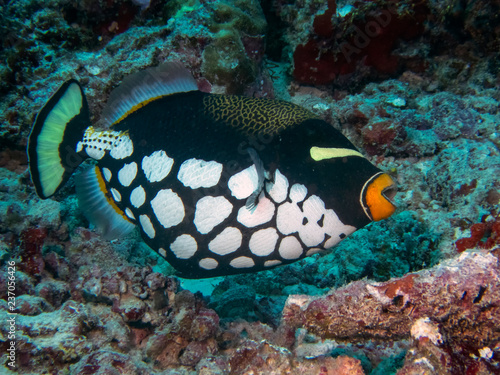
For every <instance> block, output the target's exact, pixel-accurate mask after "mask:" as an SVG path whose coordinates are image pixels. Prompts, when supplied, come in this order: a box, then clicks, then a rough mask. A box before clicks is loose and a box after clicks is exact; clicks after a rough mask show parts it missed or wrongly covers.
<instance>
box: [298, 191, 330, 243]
mask: <svg viewBox="0 0 500 375" xmlns="http://www.w3.org/2000/svg"><path fill="white" fill-rule="evenodd" d="M302 209H303V210H304V217H305V220H304V221H305V222H306V223H305V224H304V223H303V225H302V226H301V227H300V228H299V236H300V239H301V240H302V242H303V243H304V245H306V246H307V247H312V246H317V245H319V244H320V243H321V242H323V240H324V239H325V232H326V231H325V225H324V217H323V215H325V214H326V209H325V204H324V203H323V201H322V200H321V199H320V198H319V197H318V196H317V195H312V196H310V197H309V198H307V200H306V201H305V202H304V205H303V206H302ZM322 217H323V224H322V225H321V226H320V225H319V223H318V222H319V221H320V220H321V218H322Z"/></svg>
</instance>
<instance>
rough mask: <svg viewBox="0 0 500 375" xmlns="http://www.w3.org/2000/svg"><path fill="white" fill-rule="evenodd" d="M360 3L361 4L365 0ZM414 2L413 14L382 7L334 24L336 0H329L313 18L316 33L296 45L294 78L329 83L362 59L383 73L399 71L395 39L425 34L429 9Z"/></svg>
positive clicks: (345, 18) (363, 62) (364, 62)
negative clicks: (321, 12)
mask: <svg viewBox="0 0 500 375" xmlns="http://www.w3.org/2000/svg"><path fill="white" fill-rule="evenodd" d="M357 5H358V6H362V3H359V4H357ZM413 5H414V7H413V12H412V14H398V13H397V11H395V10H392V9H388V8H381V9H378V10H377V11H375V12H371V13H368V14H366V15H365V16H364V17H363V19H361V18H360V19H358V20H355V21H354V20H353V19H354V17H355V15H348V16H346V17H344V18H339V21H340V24H339V25H334V24H332V17H333V16H334V15H335V12H336V3H335V1H332V0H330V1H329V2H328V9H327V10H326V11H325V12H324V13H323V14H320V15H318V16H316V18H315V19H314V22H313V29H314V32H315V35H311V37H310V38H309V41H308V42H307V43H306V44H303V45H299V46H297V48H296V49H295V52H294V55H293V58H294V76H295V79H296V80H297V81H300V82H303V83H312V84H326V83H330V82H333V81H334V80H335V79H336V78H337V77H338V76H339V75H343V74H348V73H353V72H354V71H355V69H356V66H357V65H358V64H359V63H362V64H363V65H365V66H371V67H373V68H374V69H375V70H376V71H377V72H379V73H382V74H392V73H394V72H396V70H397V69H398V67H399V58H398V57H396V56H394V55H392V50H393V49H394V47H395V45H396V42H397V41H398V40H399V39H404V40H410V39H414V38H416V37H417V36H419V35H422V33H423V32H424V21H425V19H426V18H427V15H428V13H429V9H428V8H427V6H426V5H425V4H423V3H422V2H420V1H418V0H416V1H415V2H414V4H413ZM359 13H362V10H359ZM346 35H347V37H346Z"/></svg>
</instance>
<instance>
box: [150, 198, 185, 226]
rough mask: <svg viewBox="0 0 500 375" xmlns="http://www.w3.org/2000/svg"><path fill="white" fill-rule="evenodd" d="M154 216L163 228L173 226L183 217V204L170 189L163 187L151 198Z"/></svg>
mask: <svg viewBox="0 0 500 375" xmlns="http://www.w3.org/2000/svg"><path fill="white" fill-rule="evenodd" d="M151 207H152V208H153V211H154V213H155V215H156V218H157V219H158V221H159V222H160V224H161V225H163V227H165V228H170V227H173V226H174V225H177V224H179V223H180V222H181V221H182V220H183V219H184V205H183V204H182V200H181V198H179V196H178V195H177V193H174V192H173V191H172V190H171V189H163V190H160V191H159V192H158V194H156V197H154V198H153V199H152V200H151Z"/></svg>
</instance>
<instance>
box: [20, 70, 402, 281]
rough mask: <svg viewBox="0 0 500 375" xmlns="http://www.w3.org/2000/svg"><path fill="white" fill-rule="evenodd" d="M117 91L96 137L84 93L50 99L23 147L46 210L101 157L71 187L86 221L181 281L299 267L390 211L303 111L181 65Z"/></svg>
mask: <svg viewBox="0 0 500 375" xmlns="http://www.w3.org/2000/svg"><path fill="white" fill-rule="evenodd" d="M122 86H123V87H122ZM122 86H120V87H119V88H118V89H117V90H116V92H114V93H113V94H112V95H111V97H110V102H109V103H108V107H107V109H106V110H105V111H104V113H103V123H104V125H105V126H108V129H107V130H102V131H98V130H94V128H93V127H91V126H88V125H89V121H88V108H87V104H86V100H85V97H84V95H83V91H82V89H81V88H80V86H79V85H78V83H77V82H76V81H69V82H68V83H66V84H65V85H63V86H62V87H61V89H60V90H59V91H58V92H57V93H56V94H55V95H54V96H53V97H52V98H51V99H50V100H49V102H48V103H47V105H46V106H45V107H44V109H42V111H41V112H40V114H39V115H38V117H37V120H36V121H35V124H34V127H33V131H32V134H31V135H30V140H29V146H28V154H29V157H30V170H31V173H32V178H33V181H34V184H35V188H36V190H37V192H38V194H39V195H40V196H41V197H42V198H47V197H48V196H50V195H52V194H54V193H55V192H56V191H57V190H58V189H59V188H60V187H61V186H62V185H63V184H64V183H65V181H66V180H67V178H68V177H69V175H71V173H72V172H73V170H74V169H75V168H76V166H77V164H78V162H80V161H83V160H84V159H85V158H88V157H91V158H94V159H96V160H97V161H98V162H97V166H96V167H95V168H91V169H89V170H88V171H86V172H84V173H82V174H80V175H79V176H77V179H76V182H77V194H78V196H79V201H80V205H81V207H82V209H83V211H84V213H85V214H86V216H87V217H88V218H89V220H90V221H91V222H92V223H94V224H95V225H96V226H97V227H98V228H100V229H101V230H102V232H103V233H104V235H105V236H106V237H108V238H115V237H117V236H121V235H124V234H126V233H128V232H129V231H130V230H132V229H133V228H134V227H135V226H136V225H137V226H138V227H139V228H140V230H141V234H142V237H143V239H144V240H145V242H146V243H147V244H148V245H149V246H150V247H151V248H152V249H154V250H156V251H157V252H158V253H159V254H160V255H162V256H163V257H165V258H166V259H167V260H168V261H169V263H171V264H172V265H173V266H174V267H175V268H176V269H177V270H178V271H179V273H180V276H183V277H188V278H203V277H212V276H219V275H228V274H234V273H242V272H255V271H258V270H263V269H270V268H273V267H275V266H277V265H280V264H286V263H291V262H294V261H296V260H298V259H302V258H303V257H305V256H308V255H311V254H314V253H316V252H318V251H321V250H324V249H328V248H330V247H332V246H334V245H335V244H337V243H338V242H340V241H341V240H342V239H343V238H345V237H346V236H347V235H349V234H350V233H352V232H354V231H355V230H356V229H359V228H361V227H363V226H364V225H366V224H368V223H369V222H371V221H372V220H380V219H383V218H385V217H387V216H390V215H391V214H392V213H393V212H394V205H393V204H392V202H391V201H390V196H389V195H390V194H391V193H392V192H393V191H394V183H393V181H392V180H391V179H390V177H389V176H388V175H387V174H384V173H382V172H381V171H380V170H379V169H378V168H376V167H375V166H373V165H372V164H371V163H370V162H369V161H368V160H366V159H365V158H364V157H363V156H362V155H361V154H360V153H359V152H358V151H357V150H356V148H355V147H354V146H353V145H352V144H351V143H350V142H349V141H348V140H347V139H346V138H345V137H344V136H343V135H342V134H341V133H340V132H338V131H337V130H335V129H334V128H333V127H332V126H331V125H330V124H328V123H326V122H324V121H322V120H320V119H318V118H316V117H315V116H314V115H313V114H312V113H310V112H308V111H307V110H305V109H303V108H301V107H299V106H296V105H293V104H291V103H287V102H282V101H273V100H266V99H256V98H246V97H239V96H224V95H213V94H207V93H203V92H200V91H198V90H197V88H196V83H195V82H194V80H193V79H192V78H191V77H190V75H188V74H186V72H185V71H184V70H183V69H181V68H180V67H179V66H178V65H176V64H167V65H164V66H161V67H158V68H153V69H149V70H146V71H144V72H141V73H137V74H136V75H133V76H132V77H131V78H128V79H126V80H125V81H124V83H123V84H122ZM65 103H68V104H67V105H66V104H65ZM78 103H80V105H78ZM61 113H63V114H62V115H60V116H56V115H55V114H61ZM44 129H45V130H44ZM51 134H55V135H56V136H55V137H54V138H56V141H54V140H53V139H51V138H50V137H49V135H51ZM53 143H55V144H56V145H58V152H54V151H52V152H49V151H47V150H50V147H51V145H52V144H53ZM56 159H58V160H56ZM68 160H70V161H71V162H69V163H68V162H67V161H68ZM75 160H76V161H77V162H75ZM49 166H50V168H52V169H51V170H52V172H49ZM54 171H56V172H57V171H58V172H57V173H56V172H54ZM47 173H52V176H51V178H50V179H47V178H44V175H46V174H47Z"/></svg>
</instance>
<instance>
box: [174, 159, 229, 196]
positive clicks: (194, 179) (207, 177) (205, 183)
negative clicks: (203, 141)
mask: <svg viewBox="0 0 500 375" xmlns="http://www.w3.org/2000/svg"><path fill="white" fill-rule="evenodd" d="M221 173H222V164H220V163H217V162H216V161H205V160H199V159H188V160H186V161H185V162H184V163H182V165H181V167H180V169H179V173H178V174H177V178H178V179H179V181H180V182H182V183H183V184H184V186H186V187H190V188H191V189H198V188H200V187H203V188H209V187H212V186H215V185H217V184H218V183H219V179H220V175H221Z"/></svg>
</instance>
